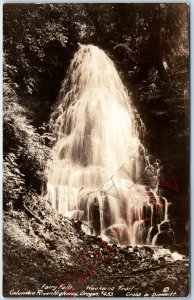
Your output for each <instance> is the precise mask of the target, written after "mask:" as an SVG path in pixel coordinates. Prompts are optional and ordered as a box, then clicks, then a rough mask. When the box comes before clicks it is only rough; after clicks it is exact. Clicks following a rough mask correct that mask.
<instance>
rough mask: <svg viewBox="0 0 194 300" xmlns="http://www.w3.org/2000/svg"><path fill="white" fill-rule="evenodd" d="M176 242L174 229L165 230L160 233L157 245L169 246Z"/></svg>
mask: <svg viewBox="0 0 194 300" xmlns="http://www.w3.org/2000/svg"><path fill="white" fill-rule="evenodd" d="M172 244H174V232H173V231H172V230H164V231H162V232H160V233H159V234H158V237H157V240H156V245H158V246H164V247H165V246H169V245H172Z"/></svg>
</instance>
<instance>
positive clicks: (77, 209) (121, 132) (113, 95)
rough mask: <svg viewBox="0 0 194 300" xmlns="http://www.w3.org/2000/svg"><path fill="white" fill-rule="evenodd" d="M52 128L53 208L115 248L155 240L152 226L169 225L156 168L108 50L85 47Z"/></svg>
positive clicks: (65, 87)
mask: <svg viewBox="0 0 194 300" xmlns="http://www.w3.org/2000/svg"><path fill="white" fill-rule="evenodd" d="M50 123H51V126H52V129H53V132H54V134H55V136H56V139H57V142H56V144H55V146H54V162H53V164H52V166H51V168H50V171H49V176H48V196H49V198H50V200H51V201H52V205H53V207H54V208H56V209H57V210H58V212H59V213H61V214H63V215H65V216H68V217H71V218H78V219H80V220H81V221H83V224H84V228H85V231H86V232H88V233H89V234H94V235H101V236H102V237H103V238H104V239H107V240H108V241H111V242H114V243H119V244H131V245H134V244H145V243H147V244H151V243H152V241H153V240H156V239H157V237H156V235H157V232H155V233H154V232H152V231H153V229H154V226H155V227H156V226H157V224H160V223H161V222H162V221H164V220H167V219H168V211H167V209H168V203H167V201H165V202H164V207H163V206H162V204H161V203H162V202H161V200H160V197H159V196H158V166H155V167H153V165H151V163H150V160H149V156H148V155H147V152H146V150H145V148H144V147H143V145H142V144H141V142H140V134H141V132H143V131H144V127H143V125H142V122H141V119H140V118H138V114H137V113H136V112H135V109H134V107H133V105H132V103H131V100H130V97H129V95H128V93H127V91H126V89H125V87H124V85H123V84H122V81H121V79H120V77H119V74H118V72H117V71H116V69H115V66H114V64H113V62H112V61H111V60H110V59H109V57H108V56H107V55H106V54H105V52H104V51H102V50H100V49H99V48H98V47H95V46H92V45H87V46H85V45H80V49H79V50H78V52H77V53H76V54H75V56H74V58H73V60H72V62H71V65H70V68H69V70H68V73H67V76H66V79H65V80H64V82H63V84H62V88H61V91H60V95H59V102H58V106H57V108H56V110H55V112H54V113H53V114H52V118H51V122H50ZM148 174H151V177H152V180H151V184H150V185H149V188H148V186H146V185H145V178H146V177H148ZM154 236H155V237H154Z"/></svg>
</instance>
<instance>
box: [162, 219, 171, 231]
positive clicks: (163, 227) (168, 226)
mask: <svg viewBox="0 0 194 300" xmlns="http://www.w3.org/2000/svg"><path fill="white" fill-rule="evenodd" d="M169 229H170V222H169V221H165V222H163V223H162V224H161V225H160V230H161V231H163V230H169Z"/></svg>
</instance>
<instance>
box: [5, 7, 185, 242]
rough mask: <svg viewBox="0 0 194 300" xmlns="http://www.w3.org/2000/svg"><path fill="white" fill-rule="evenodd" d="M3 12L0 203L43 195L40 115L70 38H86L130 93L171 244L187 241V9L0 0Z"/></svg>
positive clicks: (44, 116) (46, 147)
mask: <svg viewBox="0 0 194 300" xmlns="http://www.w3.org/2000/svg"><path fill="white" fill-rule="evenodd" d="M3 15H4V16H3V26H4V28H3V32H4V41H3V47H4V133H3V134H4V136H3V139H4V195H3V197H4V209H6V210H7V209H10V208H11V207H14V208H15V209H21V208H22V205H23V201H24V200H25V199H32V201H33V197H37V196H38V195H41V193H43V191H44V186H45V184H46V175H45V167H46V163H47V160H48V159H49V158H50V147H51V146H52V144H53V137H52V135H51V133H50V132H49V130H48V126H47V124H48V121H49V117H50V114H51V112H52V109H53V106H54V104H55V103H56V99H57V96H58V93H59V89H60V86H61V83H62V81H63V79H64V77H65V74H66V71H67V68H68V66H69V64H70V60H71V59H72V58H73V55H74V53H75V52H76V50H77V49H78V43H82V44H88V43H89V44H94V45H97V46H99V47H100V48H102V49H103V50H105V52H106V53H107V54H108V55H109V57H110V58H111V59H112V60H113V61H114V63H115V65H116V68H117V70H118V72H119V74H120V76H121V78H122V80H123V82H124V84H125V86H126V87H127V89H128V91H129V92H130V93H131V95H132V100H133V103H134V106H135V107H136V108H137V111H138V112H139V114H140V116H141V118H142V120H143V122H144V124H145V126H146V128H147V134H146V137H145V141H144V143H145V145H146V147H147V148H148V151H149V153H150V154H151V156H152V157H153V159H155V158H157V159H160V160H161V164H162V166H163V171H162V172H163V175H164V179H165V182H168V183H171V184H166V185H165V184H164V186H163V188H164V189H165V195H166V197H167V199H168V200H169V201H170V202H171V203H172V205H171V206H170V215H171V220H172V226H174V230H175V236H176V241H177V242H180V241H184V240H187V239H188V237H187V226H188V224H187V221H188V211H189V194H188V192H189V190H188V186H189V130H188V127H189V81H188V80H189V28H188V24H189V13H188V5H187V4H172V3H171V4H119V3H117V4H45V5H43V4H4V9H3ZM175 182H176V184H177V185H178V188H176V189H174V188H173V187H172V186H173V185H174V183H175ZM170 186H171V187H170Z"/></svg>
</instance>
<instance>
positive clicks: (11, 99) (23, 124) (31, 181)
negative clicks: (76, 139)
mask: <svg viewBox="0 0 194 300" xmlns="http://www.w3.org/2000/svg"><path fill="white" fill-rule="evenodd" d="M6 68H8V69H9V66H8V65H6ZM6 68H5V69H6ZM4 79H5V80H4V203H5V206H6V205H7V204H10V201H11V202H12V204H14V205H16V206H17V207H20V206H21V204H22V202H23V199H24V198H25V197H27V194H28V193H32V192H33V193H40V192H41V190H42V186H43V184H44V182H45V180H46V179H45V172H44V171H45V167H46V162H47V160H48V159H49V158H50V155H49V152H50V150H49V148H48V146H46V139H49V138H50V136H49V135H48V134H44V135H42V136H41V135H40V134H38V133H37V132H36V131H35V129H34V127H33V126H32V125H30V123H29V121H28V120H27V118H26V111H25V109H24V108H22V107H21V105H20V104H18V98H17V95H16V93H15V91H14V89H13V87H12V86H11V83H10V82H9V78H7V76H6V72H5V76H4Z"/></svg>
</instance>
